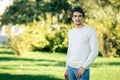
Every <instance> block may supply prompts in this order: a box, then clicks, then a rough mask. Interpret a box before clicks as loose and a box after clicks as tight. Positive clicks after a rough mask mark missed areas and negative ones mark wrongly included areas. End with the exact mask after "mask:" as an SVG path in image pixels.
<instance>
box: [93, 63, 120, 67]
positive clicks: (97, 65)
mask: <svg viewBox="0 0 120 80" xmlns="http://www.w3.org/2000/svg"><path fill="white" fill-rule="evenodd" d="M106 65H109V66H120V62H106V63H105V62H103V63H93V64H92V65H91V67H101V66H106Z"/></svg>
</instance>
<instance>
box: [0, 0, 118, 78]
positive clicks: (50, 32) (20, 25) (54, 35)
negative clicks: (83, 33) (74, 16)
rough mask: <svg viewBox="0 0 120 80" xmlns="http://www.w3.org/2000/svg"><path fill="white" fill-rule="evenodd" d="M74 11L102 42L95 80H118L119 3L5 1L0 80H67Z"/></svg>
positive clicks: (0, 5)
mask: <svg viewBox="0 0 120 80" xmlns="http://www.w3.org/2000/svg"><path fill="white" fill-rule="evenodd" d="M75 6H80V7H82V8H83V9H84V11H85V15H86V17H85V23H86V24H88V25H90V26H92V27H93V28H94V29H95V30H96V32H97V36H98V43H99V56H98V58H97V59H96V60H95V62H94V63H93V64H92V65H91V74H90V75H91V80H119V79H120V75H119V73H120V69H119V67H120V0H0V80H22V79H23V80H33V79H35V80H64V76H63V75H64V70H65V60H66V52H67V47H68V46H67V44H68V42H67V41H68V39H67V33H68V31H69V30H70V29H71V28H73V27H74V25H73V23H72V21H71V10H72V9H73V8H74V7H75ZM113 74H114V75H113Z"/></svg>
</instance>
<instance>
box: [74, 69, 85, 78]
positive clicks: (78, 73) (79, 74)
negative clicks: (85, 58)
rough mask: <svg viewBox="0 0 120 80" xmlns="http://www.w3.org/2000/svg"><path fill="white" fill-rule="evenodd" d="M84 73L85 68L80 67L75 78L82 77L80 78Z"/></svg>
mask: <svg viewBox="0 0 120 80" xmlns="http://www.w3.org/2000/svg"><path fill="white" fill-rule="evenodd" d="M84 71H85V68H84V67H80V69H79V70H78V72H77V75H76V76H77V78H80V77H82V76H83V73H84Z"/></svg>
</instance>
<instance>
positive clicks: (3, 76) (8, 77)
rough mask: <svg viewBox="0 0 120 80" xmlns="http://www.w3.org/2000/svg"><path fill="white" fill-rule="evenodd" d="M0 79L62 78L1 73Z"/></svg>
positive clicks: (51, 79)
mask: <svg viewBox="0 0 120 80" xmlns="http://www.w3.org/2000/svg"><path fill="white" fill-rule="evenodd" d="M0 80H63V79H60V78H56V77H53V76H50V75H11V74H8V73H1V74H0Z"/></svg>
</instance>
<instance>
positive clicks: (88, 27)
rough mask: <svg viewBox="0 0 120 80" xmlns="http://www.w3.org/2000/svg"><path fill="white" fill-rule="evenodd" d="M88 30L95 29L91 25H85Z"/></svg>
mask: <svg viewBox="0 0 120 80" xmlns="http://www.w3.org/2000/svg"><path fill="white" fill-rule="evenodd" d="M85 26H86V27H87V29H88V30H89V31H95V29H94V28H93V27H92V26H88V25H85Z"/></svg>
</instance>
